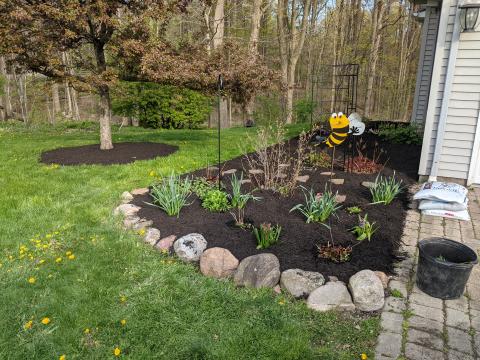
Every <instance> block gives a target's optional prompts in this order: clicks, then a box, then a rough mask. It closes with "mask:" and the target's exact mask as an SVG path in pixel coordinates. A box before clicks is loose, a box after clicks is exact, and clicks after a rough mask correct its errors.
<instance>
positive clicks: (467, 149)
mask: <svg viewBox="0 0 480 360" xmlns="http://www.w3.org/2000/svg"><path fill="white" fill-rule="evenodd" d="M479 111H480V32H478V31H477V32H470V33H461V34H460V42H459V45H458V53H457V61H456V63H455V69H454V76H453V83H452V87H451V92H450V98H449V102H448V111H447V122H446V126H445V140H444V142H443V146H442V149H441V156H440V163H439V166H438V176H444V177H454V178H458V179H467V178H468V171H469V167H470V161H471V160H472V159H471V157H472V149H473V142H474V140H475V131H476V129H477V121H478V114H479ZM447 140H448V141H449V142H448V143H447Z"/></svg>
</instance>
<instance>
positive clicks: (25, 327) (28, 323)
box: [23, 320, 33, 330]
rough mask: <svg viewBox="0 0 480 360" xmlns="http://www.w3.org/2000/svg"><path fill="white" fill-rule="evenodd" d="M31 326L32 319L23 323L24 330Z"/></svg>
mask: <svg viewBox="0 0 480 360" xmlns="http://www.w3.org/2000/svg"><path fill="white" fill-rule="evenodd" d="M32 326H33V321H32V320H29V321H27V322H26V323H25V325H23V328H24V329H25V330H28V329H31V328H32Z"/></svg>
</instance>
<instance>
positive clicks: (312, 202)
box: [290, 187, 341, 224]
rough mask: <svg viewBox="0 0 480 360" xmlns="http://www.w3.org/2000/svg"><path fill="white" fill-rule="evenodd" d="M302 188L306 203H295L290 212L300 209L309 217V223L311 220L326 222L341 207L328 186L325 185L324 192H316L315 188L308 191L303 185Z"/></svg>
mask: <svg viewBox="0 0 480 360" xmlns="http://www.w3.org/2000/svg"><path fill="white" fill-rule="evenodd" d="M302 190H303V194H304V196H305V204H298V205H295V206H294V207H293V208H292V209H290V212H292V211H295V210H298V211H300V212H301V213H302V214H303V215H304V216H305V217H306V218H307V224H309V223H311V222H318V223H324V222H325V221H327V220H328V218H329V217H330V216H331V215H332V214H335V212H336V211H337V210H338V209H340V207H341V206H340V205H338V204H337V201H336V199H335V195H334V194H333V193H332V192H331V191H329V190H327V187H325V192H324V193H323V194H315V192H314V191H313V189H310V191H308V192H306V188H304V187H302Z"/></svg>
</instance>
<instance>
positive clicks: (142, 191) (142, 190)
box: [130, 188, 150, 195]
mask: <svg viewBox="0 0 480 360" xmlns="http://www.w3.org/2000/svg"><path fill="white" fill-rule="evenodd" d="M149 191H150V190H149V189H148V188H139V189H134V190H132V191H130V193H131V194H132V195H145V194H148V192H149Z"/></svg>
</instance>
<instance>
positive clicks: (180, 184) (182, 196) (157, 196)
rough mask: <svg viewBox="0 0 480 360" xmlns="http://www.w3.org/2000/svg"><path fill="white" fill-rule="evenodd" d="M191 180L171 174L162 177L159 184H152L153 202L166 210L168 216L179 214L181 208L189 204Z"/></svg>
mask: <svg viewBox="0 0 480 360" xmlns="http://www.w3.org/2000/svg"><path fill="white" fill-rule="evenodd" d="M190 188H191V182H190V180H189V179H188V178H185V179H183V180H182V179H180V176H176V175H175V174H173V173H172V174H171V175H170V176H169V177H168V178H166V179H162V181H161V182H160V183H159V184H156V185H153V186H152V191H151V194H152V197H153V203H154V204H155V205H157V206H158V207H159V208H160V209H162V210H163V211H165V212H166V213H167V215H168V216H177V217H178V216H179V214H180V210H181V209H182V208H183V207H184V206H186V205H187V200H188V197H189V196H190V194H191V192H190Z"/></svg>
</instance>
